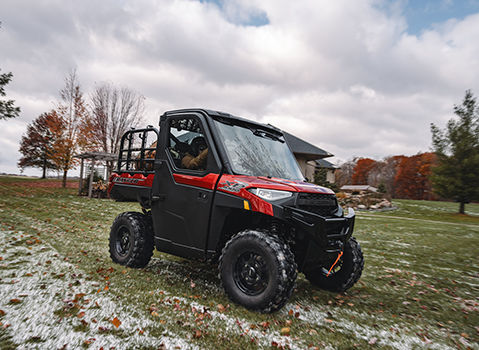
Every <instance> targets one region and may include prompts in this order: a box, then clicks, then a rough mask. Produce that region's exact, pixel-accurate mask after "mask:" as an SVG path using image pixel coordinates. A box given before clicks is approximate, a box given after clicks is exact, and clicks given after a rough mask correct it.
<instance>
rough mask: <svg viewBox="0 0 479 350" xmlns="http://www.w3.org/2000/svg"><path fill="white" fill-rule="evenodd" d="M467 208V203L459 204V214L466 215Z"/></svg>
mask: <svg viewBox="0 0 479 350" xmlns="http://www.w3.org/2000/svg"><path fill="white" fill-rule="evenodd" d="M465 206H466V203H464V202H460V203H459V214H464V209H465Z"/></svg>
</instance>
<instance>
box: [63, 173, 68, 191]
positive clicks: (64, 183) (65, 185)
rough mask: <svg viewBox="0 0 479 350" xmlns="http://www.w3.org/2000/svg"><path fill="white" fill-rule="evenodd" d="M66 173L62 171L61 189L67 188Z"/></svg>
mask: <svg viewBox="0 0 479 350" xmlns="http://www.w3.org/2000/svg"><path fill="white" fill-rule="evenodd" d="M67 172H68V170H63V181H62V187H63V188H65V187H67Z"/></svg>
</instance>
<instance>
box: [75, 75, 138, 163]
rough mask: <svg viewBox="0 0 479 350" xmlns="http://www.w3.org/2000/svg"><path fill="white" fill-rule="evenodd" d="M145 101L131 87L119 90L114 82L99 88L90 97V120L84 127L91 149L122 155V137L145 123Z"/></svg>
mask: <svg viewBox="0 0 479 350" xmlns="http://www.w3.org/2000/svg"><path fill="white" fill-rule="evenodd" d="M144 100H145V98H144V97H143V96H142V95H140V94H138V93H136V92H135V91H133V90H131V89H129V88H127V87H122V88H119V87H116V86H114V85H113V84H111V83H103V84H101V85H97V86H96V87H95V90H94V91H93V93H92V94H91V95H90V108H91V114H90V117H89V118H88V120H85V122H84V124H83V128H84V129H85V130H87V132H85V135H86V137H87V140H88V145H89V146H88V148H90V149H91V150H95V151H101V152H106V153H118V151H119V147H120V140H121V136H122V135H123V134H124V133H125V132H126V131H128V130H129V129H130V128H132V127H137V126H138V125H139V124H140V123H141V122H142V121H143V116H144V111H145V105H144ZM109 166H110V167H111V164H110V165H109Z"/></svg>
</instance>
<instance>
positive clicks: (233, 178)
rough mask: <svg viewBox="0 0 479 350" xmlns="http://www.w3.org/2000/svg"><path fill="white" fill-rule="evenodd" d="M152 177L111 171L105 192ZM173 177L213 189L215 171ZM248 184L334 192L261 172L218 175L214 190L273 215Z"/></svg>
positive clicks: (148, 184)
mask: <svg viewBox="0 0 479 350" xmlns="http://www.w3.org/2000/svg"><path fill="white" fill-rule="evenodd" d="M153 177H154V175H153V174H149V175H148V176H146V177H145V176H144V175H142V174H134V175H130V174H128V173H123V174H121V175H118V174H116V173H114V174H112V175H111V177H110V184H109V186H108V192H110V191H111V189H112V188H113V186H114V185H115V184H116V183H121V184H125V185H133V186H145V187H151V186H152V185H153ZM173 177H174V179H175V182H176V183H178V184H183V185H189V186H193V187H198V188H205V189H209V190H214V188H215V185H216V182H217V181H218V177H219V174H214V173H210V174H208V175H205V176H203V177H200V176H191V175H185V174H173ZM249 188H265V189H271V190H279V191H289V192H308V193H324V194H334V192H333V191H331V190H330V189H329V188H326V187H321V186H318V185H315V184H311V183H307V182H298V181H291V180H285V179H278V178H268V177H263V176H246V175H229V174H224V175H223V176H221V179H220V181H219V183H218V191H221V192H225V193H229V194H232V195H235V196H238V197H240V198H243V199H245V200H247V201H248V203H249V204H250V209H251V210H252V211H256V212H259V213H263V214H266V215H271V216H273V206H272V205H271V203H269V202H267V201H265V200H263V199H261V198H259V197H258V196H256V195H254V194H252V193H251V192H249V191H248V189H249Z"/></svg>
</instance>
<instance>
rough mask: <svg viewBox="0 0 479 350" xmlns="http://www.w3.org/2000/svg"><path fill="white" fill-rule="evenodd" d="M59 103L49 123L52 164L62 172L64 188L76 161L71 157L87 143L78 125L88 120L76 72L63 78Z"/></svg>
mask: <svg viewBox="0 0 479 350" xmlns="http://www.w3.org/2000/svg"><path fill="white" fill-rule="evenodd" d="M60 97H61V101H60V103H59V105H58V107H57V108H56V113H55V116H56V120H52V121H51V122H50V123H49V126H50V130H51V131H52V133H53V135H54V140H55V141H54V144H53V162H54V163H55V165H56V166H57V167H58V169H60V170H61V171H63V183H62V186H63V187H66V181H67V174H68V170H70V169H72V168H73V167H74V166H75V165H76V164H77V160H76V159H75V158H74V157H73V156H74V155H75V154H76V153H77V152H78V150H79V149H80V148H83V147H85V142H86V141H87V140H86V139H85V138H84V137H82V136H81V128H80V125H81V124H82V123H83V121H84V120H85V119H87V118H88V113H87V109H86V106H85V101H84V99H83V94H82V92H81V90H80V85H79V83H78V77H77V75H76V71H72V72H71V73H70V74H69V75H68V76H67V77H66V78H65V86H64V87H63V88H62V89H61V90H60Z"/></svg>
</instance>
